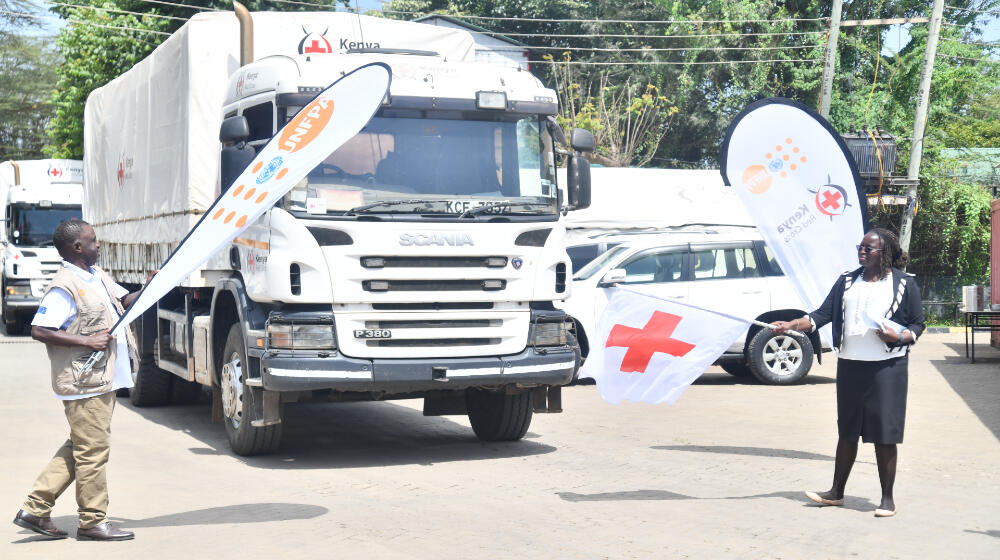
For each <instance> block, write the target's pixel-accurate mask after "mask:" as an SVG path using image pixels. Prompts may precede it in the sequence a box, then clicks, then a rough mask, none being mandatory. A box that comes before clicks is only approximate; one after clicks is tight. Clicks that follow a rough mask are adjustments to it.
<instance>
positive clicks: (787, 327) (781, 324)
mask: <svg viewBox="0 0 1000 560" xmlns="http://www.w3.org/2000/svg"><path fill="white" fill-rule="evenodd" d="M795 325H796V321H775V322H773V323H771V326H772V327H774V329H773V330H774V332H775V333H777V334H785V333H786V332H787V331H794V330H798V329H796V328H795Z"/></svg>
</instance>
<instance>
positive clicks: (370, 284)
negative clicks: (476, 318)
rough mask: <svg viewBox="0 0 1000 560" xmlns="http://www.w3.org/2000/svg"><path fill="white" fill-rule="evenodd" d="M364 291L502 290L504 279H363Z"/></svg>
mask: <svg viewBox="0 0 1000 560" xmlns="http://www.w3.org/2000/svg"><path fill="white" fill-rule="evenodd" d="M361 286H362V287H363V288H364V289H365V291H366V292H490V291H499V290H503V289H504V288H505V287H506V286H507V281H506V280H498V279H487V280H365V281H363V282H362V283H361Z"/></svg>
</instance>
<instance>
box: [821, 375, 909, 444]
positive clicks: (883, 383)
mask: <svg viewBox="0 0 1000 560" xmlns="http://www.w3.org/2000/svg"><path fill="white" fill-rule="evenodd" d="M906 368H907V356H905V355H904V356H900V357H898V358H891V359H888V360H880V361H877V362H863V361H859V360H843V359H841V360H837V427H838V428H839V431H840V437H841V438H855V440H856V439H857V438H858V436H861V441H863V442H865V443H881V444H893V443H903V425H904V424H905V423H906V383H907V373H906Z"/></svg>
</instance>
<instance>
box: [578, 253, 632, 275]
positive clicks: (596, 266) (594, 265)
mask: <svg viewBox="0 0 1000 560" xmlns="http://www.w3.org/2000/svg"><path fill="white" fill-rule="evenodd" d="M625 249H626V247H625V246H622V245H619V246H617V247H613V248H611V249H608V250H607V251H605V252H604V254H603V255H601V256H599V257H597V258H596V259H594V260H592V261H590V262H589V263H587V265H586V266H584V267H583V268H581V269H580V272H578V273H577V274H576V276H574V277H573V280H586V279H587V278H590V277H591V276H593V275H594V274H595V273H596V272H597V271H598V270H601V269H602V268H604V266H605V265H606V264H608V263H609V262H610V261H611V259H614V258H615V257H616V256H618V254H619V253H621V252H622V251H624V250H625Z"/></svg>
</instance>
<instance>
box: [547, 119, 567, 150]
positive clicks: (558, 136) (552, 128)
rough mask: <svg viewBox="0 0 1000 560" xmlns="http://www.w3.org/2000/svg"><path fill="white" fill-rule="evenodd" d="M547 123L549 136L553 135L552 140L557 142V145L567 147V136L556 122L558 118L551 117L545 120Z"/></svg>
mask: <svg viewBox="0 0 1000 560" xmlns="http://www.w3.org/2000/svg"><path fill="white" fill-rule="evenodd" d="M545 122H546V124H547V125H548V128H549V134H551V135H552V139H553V140H555V143H556V145H559V146H565V145H566V135H565V134H563V129H562V127H561V126H559V123H557V122H556V118H555V117H553V116H552V115H549V116H548V117H546V118H545Z"/></svg>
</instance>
